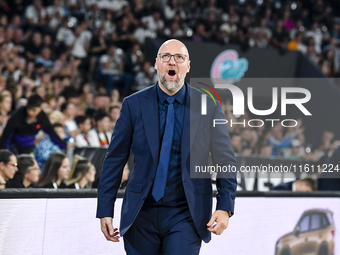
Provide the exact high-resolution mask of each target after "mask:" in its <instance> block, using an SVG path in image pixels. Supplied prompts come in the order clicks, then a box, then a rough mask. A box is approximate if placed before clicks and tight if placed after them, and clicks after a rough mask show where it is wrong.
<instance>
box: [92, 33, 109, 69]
mask: <svg viewBox="0 0 340 255" xmlns="http://www.w3.org/2000/svg"><path fill="white" fill-rule="evenodd" d="M105 37H106V31H105V30H104V29H97V30H95V31H94V36H93V38H92V40H91V43H90V53H91V59H90V74H91V75H93V74H94V71H95V68H96V65H97V63H98V61H99V59H100V57H101V56H102V55H104V54H105V53H106V49H107V44H106V39H105Z"/></svg>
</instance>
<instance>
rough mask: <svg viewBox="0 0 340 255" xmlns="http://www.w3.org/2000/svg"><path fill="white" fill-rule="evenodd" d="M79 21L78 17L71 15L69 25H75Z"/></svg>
mask: <svg viewBox="0 0 340 255" xmlns="http://www.w3.org/2000/svg"><path fill="white" fill-rule="evenodd" d="M77 22H78V20H77V18H75V17H70V18H69V19H68V23H67V25H68V27H74V26H76V25H77Z"/></svg>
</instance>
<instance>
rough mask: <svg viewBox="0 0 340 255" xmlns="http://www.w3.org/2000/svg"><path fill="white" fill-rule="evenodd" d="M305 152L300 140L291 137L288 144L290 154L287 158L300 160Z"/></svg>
mask: <svg viewBox="0 0 340 255" xmlns="http://www.w3.org/2000/svg"><path fill="white" fill-rule="evenodd" d="M304 155H305V153H304V150H303V147H302V144H301V142H300V140H298V139H293V140H292V141H291V145H290V155H289V156H288V159H290V160H302V159H303V157H304Z"/></svg>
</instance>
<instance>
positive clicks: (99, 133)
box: [88, 109, 111, 147]
mask: <svg viewBox="0 0 340 255" xmlns="http://www.w3.org/2000/svg"><path fill="white" fill-rule="evenodd" d="M94 120H95V127H94V128H92V129H91V130H90V131H89V132H88V142H89V143H90V146H92V147H103V146H104V147H107V146H108V145H109V143H110V141H111V133H110V130H111V123H110V118H109V116H108V115H107V113H106V111H105V110H102V109H99V110H98V111H96V113H95V114H94Z"/></svg>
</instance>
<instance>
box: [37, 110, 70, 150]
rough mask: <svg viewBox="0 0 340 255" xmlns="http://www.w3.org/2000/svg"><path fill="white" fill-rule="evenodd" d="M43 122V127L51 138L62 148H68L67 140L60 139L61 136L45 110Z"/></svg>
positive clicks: (42, 117) (42, 116)
mask: <svg viewBox="0 0 340 255" xmlns="http://www.w3.org/2000/svg"><path fill="white" fill-rule="evenodd" d="M41 114H42V115H41V120H42V121H41V122H42V129H43V130H44V132H45V133H46V134H48V135H49V136H50V138H51V140H52V141H53V142H54V143H55V144H56V145H58V146H59V147H60V148H61V149H66V142H64V141H63V140H61V139H60V137H59V136H58V135H57V133H56V132H55V131H54V128H53V126H52V124H51V122H50V120H49V119H48V117H47V115H46V113H45V112H41Z"/></svg>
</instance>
